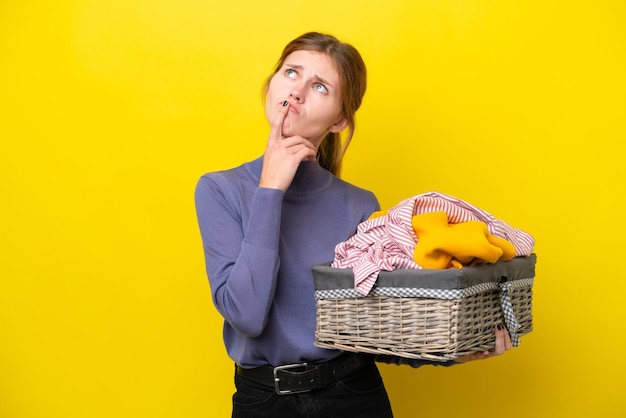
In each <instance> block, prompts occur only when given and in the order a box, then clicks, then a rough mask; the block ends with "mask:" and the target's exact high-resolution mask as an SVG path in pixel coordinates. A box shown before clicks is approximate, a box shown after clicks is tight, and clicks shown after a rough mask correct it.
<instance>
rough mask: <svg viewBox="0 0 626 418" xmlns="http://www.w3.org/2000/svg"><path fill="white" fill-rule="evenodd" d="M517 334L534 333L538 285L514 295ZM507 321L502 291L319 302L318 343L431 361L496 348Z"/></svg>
mask: <svg viewBox="0 0 626 418" xmlns="http://www.w3.org/2000/svg"><path fill="white" fill-rule="evenodd" d="M509 295H510V297H511V304H512V306H513V311H514V313H515V317H516V318H517V321H518V322H519V324H520V328H518V329H517V335H518V336H522V335H524V334H527V333H529V332H530V331H531V330H532V287H531V286H521V287H518V288H515V289H511V291H510V292H509ZM499 323H504V321H503V311H502V305H501V302H500V291H499V290H489V291H485V292H482V293H479V294H476V295H473V296H468V297H463V298H460V299H448V300H446V299H430V298H421V297H388V296H366V297H359V298H334V299H318V300H317V327H316V332H315V345H316V346H318V347H322V348H331V349H340V350H346V351H353V352H359V353H370V354H384V355H391V356H399V357H403V358H409V359H422V360H430V361H448V360H455V359H457V358H459V357H463V356H465V355H467V354H471V353H474V352H476V351H482V350H488V349H490V348H493V346H494V343H495V335H494V327H495V326H496V325H497V324H499Z"/></svg>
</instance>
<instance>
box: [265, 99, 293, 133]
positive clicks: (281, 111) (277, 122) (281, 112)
mask: <svg viewBox="0 0 626 418" xmlns="http://www.w3.org/2000/svg"><path fill="white" fill-rule="evenodd" d="M288 112H289V102H288V101H287V100H285V101H284V102H283V105H282V106H281V107H280V108H278V114H277V115H276V117H275V118H274V120H273V121H272V126H271V128H270V138H271V139H282V138H283V123H284V122H285V118H286V117H287V113H288Z"/></svg>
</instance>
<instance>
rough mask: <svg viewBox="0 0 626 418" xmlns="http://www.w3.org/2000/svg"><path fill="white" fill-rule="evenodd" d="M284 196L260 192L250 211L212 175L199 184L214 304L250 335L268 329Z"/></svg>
mask: <svg viewBox="0 0 626 418" xmlns="http://www.w3.org/2000/svg"><path fill="white" fill-rule="evenodd" d="M282 198H283V192H282V191H280V190H275V189H264V188H257V190H256V191H255V192H254V195H253V198H252V203H251V205H250V207H249V210H248V208H247V207H246V205H244V204H243V202H238V201H236V200H234V199H233V197H232V195H231V194H230V193H229V191H228V190H224V188H223V187H220V185H219V184H218V183H217V182H216V181H214V179H213V178H211V177H208V176H203V177H202V178H201V179H200V180H199V182H198V185H197V186H196V192H195V200H196V210H197V216H198V222H199V226H200V232H201V235H202V241H203V246H204V253H205V261H206V269H207V274H208V277H209V281H210V284H211V289H212V294H213V302H214V304H215V306H216V308H217V309H218V311H219V312H220V314H221V315H222V316H223V317H224V319H225V320H226V321H227V322H228V323H229V324H230V325H231V326H232V327H233V328H234V329H236V330H237V331H238V332H240V333H242V334H244V335H247V336H252V337H254V336H258V335H259V334H260V333H261V332H262V331H263V328H264V327H265V325H266V323H267V318H268V312H269V310H270V307H271V302H272V299H273V298H274V292H275V290H276V278H277V273H278V268H279V264H280V262H279V255H278V243H279V230H280V216H281V203H282ZM243 218H246V219H243Z"/></svg>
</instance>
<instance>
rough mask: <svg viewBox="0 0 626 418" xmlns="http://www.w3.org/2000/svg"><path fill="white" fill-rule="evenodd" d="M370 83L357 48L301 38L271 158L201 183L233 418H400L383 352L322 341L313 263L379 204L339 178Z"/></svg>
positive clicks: (281, 74)
mask: <svg viewBox="0 0 626 418" xmlns="http://www.w3.org/2000/svg"><path fill="white" fill-rule="evenodd" d="M365 88H366V68H365V64H364V63H363V60H362V58H361V56H360V54H359V53H358V51H357V50H356V49H355V48H354V47H352V46H351V45H349V44H346V43H343V42H340V41H339V40H338V39H336V38H335V37H333V36H330V35H326V34H320V33H306V34H304V35H302V36H300V37H298V38H296V39H294V40H293V41H291V42H290V43H289V44H287V46H286V47H285V49H284V50H283V52H282V55H281V57H280V59H279V60H278V63H277V65H276V68H275V70H274V72H273V74H272V75H271V76H270V77H269V79H268V80H267V82H266V84H265V86H264V90H263V92H264V96H265V99H266V100H265V113H266V115H267V119H268V121H269V122H270V124H271V128H270V132H269V138H268V139H267V145H266V149H265V153H264V154H263V156H261V157H259V158H258V159H256V160H253V161H250V162H247V163H245V164H243V165H241V166H239V167H236V168H233V169H230V170H225V171H219V172H213V173H208V174H205V175H204V176H202V177H201V178H200V180H199V182H198V185H197V188H196V209H197V215H198V221H199V225H200V231H201V234H202V240H203V245H204V254H205V261H206V269H207V274H208V277H209V282H210V286H211V292H212V296H213V302H214V304H215V307H216V308H217V310H218V311H219V312H220V314H221V315H222V316H223V317H224V320H225V321H224V332H223V338H224V344H225V346H226V349H227V351H228V354H229V356H230V357H231V358H232V359H233V361H234V362H235V386H236V393H235V394H234V396H233V414H232V416H233V417H235V418H238V417H271V418H278V417H290V418H293V417H299V416H303V417H304V416H306V417H324V418H331V417H351V418H358V417H376V418H385V417H391V416H392V411H391V406H390V403H389V399H388V397H387V393H386V390H385V387H384V385H383V382H382V379H381V377H380V374H379V372H378V369H377V367H376V364H375V362H374V360H375V359H374V357H372V356H368V355H361V354H353V353H342V352H341V351H337V350H327V349H322V348H317V347H315V346H314V344H313V342H314V333H315V321H316V311H315V300H314V287H313V278H312V273H311V267H312V266H313V265H314V264H320V263H324V262H327V261H331V260H332V259H333V258H334V248H335V246H336V245H337V244H338V243H340V242H342V241H345V240H347V239H348V238H349V237H351V236H352V235H353V234H354V233H355V232H356V227H357V225H358V224H359V223H360V222H362V221H365V220H366V219H367V218H368V217H369V216H370V215H371V214H372V212H374V211H376V210H379V209H380V208H379V204H378V201H377V199H376V197H375V196H374V195H373V194H372V193H371V192H369V191H367V190H364V189H361V188H359V187H357V186H354V185H352V184H349V183H347V182H345V181H343V180H341V179H339V177H338V176H339V171H340V168H341V160H342V157H343V154H344V152H345V149H346V148H347V145H348V144H349V143H350V140H351V138H352V134H353V132H354V127H355V113H356V111H357V109H358V108H359V106H360V105H361V100H362V98H363V95H364V93H365ZM345 129H347V134H346V137H345V140H344V144H345V145H343V146H342V141H341V139H340V132H342V131H344V130H345ZM508 348H510V340H509V339H508V335H507V334H506V331H504V330H496V347H495V348H494V349H493V350H491V351H490V352H481V353H476V354H475V355H472V356H468V357H467V358H464V359H462V360H461V361H467V360H473V359H478V358H486V357H491V356H494V355H498V354H501V353H503V352H504V351H505V350H506V349H508ZM385 361H388V359H385ZM411 365H412V366H414V367H415V366H419V365H420V363H419V362H414V363H413V364H411Z"/></svg>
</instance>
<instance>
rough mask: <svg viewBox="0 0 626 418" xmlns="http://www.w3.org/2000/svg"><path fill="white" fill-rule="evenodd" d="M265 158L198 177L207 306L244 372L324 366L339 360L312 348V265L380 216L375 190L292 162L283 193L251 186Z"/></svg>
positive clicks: (334, 352)
mask: <svg viewBox="0 0 626 418" xmlns="http://www.w3.org/2000/svg"><path fill="white" fill-rule="evenodd" d="M262 165H263V158H262V157H260V158H258V159H256V160H254V161H251V162H248V163H245V164H243V165H241V166H239V167H236V168H233V169H230V170H224V171H218V172H214V173H208V174H205V175H203V176H202V177H201V178H200V180H199V182H198V184H197V186H196V193H195V199H196V211H197V215H198V222H199V225H200V232H201V234H202V242H203V245H204V256H205V262H206V271H207V274H208V277H209V283H210V287H211V293H212V296H213V303H214V304H215V306H216V308H217V310H218V311H219V312H220V314H221V315H222V316H223V317H224V320H225V321H224V344H225V345H226V349H227V351H228V354H229V356H230V357H231V358H232V359H233V360H234V361H235V362H236V363H238V364H239V365H241V366H242V367H257V366H264V365H271V366H278V365H284V364H292V363H301V362H310V363H317V362H322V361H327V360H330V359H332V358H333V357H336V356H337V355H339V354H340V351H337V350H326V349H322V348H317V347H315V346H314V345H313V342H314V338H315V323H316V314H315V295H314V293H315V290H314V286H313V275H312V273H311V267H312V266H313V265H314V264H320V263H325V262H329V261H332V260H333V258H334V256H335V252H334V251H335V246H336V245H337V244H338V243H340V242H342V241H345V240H347V239H348V238H350V237H351V236H352V235H354V233H355V232H356V228H357V226H358V224H359V223H360V222H363V221H364V220H366V219H367V218H368V217H369V216H370V215H371V214H372V212H374V211H376V210H379V208H380V207H379V204H378V201H377V199H376V197H375V196H374V194H373V193H371V192H369V191H367V190H364V189H361V188H358V187H356V186H353V185H351V184H349V183H347V182H345V181H343V180H341V179H339V178H337V177H335V176H333V175H332V174H331V173H329V172H328V171H326V170H324V169H323V168H322V167H320V166H319V164H318V163H317V162H303V163H301V164H300V167H299V168H298V171H297V173H296V176H295V178H294V180H293V182H292V183H291V185H290V186H289V189H287V191H286V192H282V191H281V190H277V189H268V188H261V187H259V179H260V176H261V168H262Z"/></svg>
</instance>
